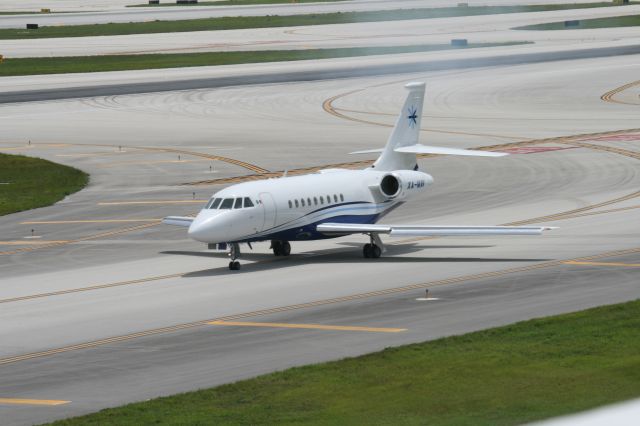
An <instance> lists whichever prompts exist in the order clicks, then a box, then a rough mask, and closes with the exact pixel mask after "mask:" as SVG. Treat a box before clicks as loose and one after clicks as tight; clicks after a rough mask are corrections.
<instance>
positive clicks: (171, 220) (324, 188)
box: [163, 83, 551, 270]
mask: <svg viewBox="0 0 640 426" xmlns="http://www.w3.org/2000/svg"><path fill="white" fill-rule="evenodd" d="M405 87H406V88H407V89H408V90H409V95H408V96H407V99H406V101H405V103H404V105H403V107H402V111H401V113H400V116H399V117H398V119H397V121H396V124H395V127H394V129H393V132H392V133H391V137H390V138H389V141H388V142H387V145H386V146H385V147H384V149H377V150H370V151H359V152H357V153H358V154H359V153H372V152H381V153H382V154H381V155H380V157H379V158H378V159H377V161H376V162H375V163H374V164H373V165H372V166H371V167H368V168H366V169H364V170H347V169H326V170H320V171H319V172H317V173H313V174H308V175H303V176H295V177H293V176H292V177H286V176H283V177H281V178H275V179H266V180H260V181H255V182H246V183H240V184H237V185H232V186H230V187H228V188H225V189H223V190H222V191H219V192H217V193H216V194H214V195H213V197H212V198H211V200H210V201H209V202H208V203H207V205H206V206H205V207H204V208H203V209H202V210H201V211H200V213H198V215H197V216H196V217H195V218H193V217H181V216H169V217H166V218H165V219H164V220H163V222H164V223H166V224H169V225H178V226H185V227H189V237H191V238H193V239H194V240H197V241H201V242H204V243H207V244H208V245H209V247H210V248H218V249H220V250H224V249H228V250H229V256H230V259H231V261H230V262H229V269H231V270H238V269H240V263H239V262H238V261H237V260H236V259H238V258H239V257H240V243H247V244H249V247H251V243H252V242H255V241H267V240H268V241H271V249H272V250H273V253H274V254H275V255H276V256H288V255H289V253H290V252H291V245H290V243H289V242H290V241H308V240H318V239H325V238H334V237H340V236H343V235H348V234H366V235H368V236H369V238H370V242H369V243H367V244H365V245H364V247H363V254H364V257H366V258H378V257H380V255H381V254H382V253H383V252H384V251H385V249H384V245H383V244H382V240H381V239H380V234H387V235H389V236H391V237H407V236H421V237H422V236H445V235H539V234H541V233H542V232H543V231H545V230H547V229H551V228H547V227H537V226H522V227H515V226H429V225H383V224H378V223H376V222H378V220H379V219H381V218H382V217H383V216H384V215H386V214H387V213H389V212H390V211H391V210H393V209H394V208H396V207H398V206H400V205H401V204H402V203H403V202H405V201H406V200H409V199H411V198H412V197H415V196H416V195H417V194H418V193H420V192H422V191H424V190H426V189H427V187H428V186H429V185H431V184H432V183H433V178H432V177H431V176H430V175H429V174H427V173H424V172H421V171H419V170H418V164H417V159H416V154H445V155H472V156H482V157H500V156H503V155H507V154H504V153H497V152H485V151H473V150H465V149H454V148H442V147H434V146H425V145H420V144H419V143H418V136H419V133H420V119H421V117H422V105H423V102H424V90H425V84H424V83H409V84H407V85H406V86H405Z"/></svg>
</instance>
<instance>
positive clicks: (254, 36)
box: [0, 5, 640, 58]
mask: <svg viewBox="0 0 640 426" xmlns="http://www.w3.org/2000/svg"><path fill="white" fill-rule="evenodd" d="M638 14H640V5H638V6H636V5H629V6H625V7H601V8H594V9H571V10H557V11H547V12H530V13H506V14H499V15H483V16H465V17H456V18H439V19H415V20H404V21H387V22H362V23H352V24H336V25H317V26H302V27H283V28H255V29H243V30H224V31H198V32H195V33H193V32H182V33H180V32H178V33H160V34H135V35H120V36H100V37H67V38H51V39H30V40H29V39H24V40H0V52H2V54H4V56H5V57H7V58H26V57H47V56H86V55H124V54H127V55H134V54H149V53H192V52H226V51H261V50H306V49H328V48H342V47H372V46H376V47H377V46H408V45H419V44H449V43H450V41H451V39H458V38H465V39H467V40H469V42H470V43H512V42H535V43H536V46H540V45H542V46H544V45H551V46H562V45H563V46H573V47H574V48H577V47H582V48H587V47H589V45H590V44H593V43H598V42H614V41H618V40H626V41H630V40H634V41H635V42H636V43H639V42H640V35H638V31H637V29H635V28H633V27H622V28H613V29H590V30H580V32H579V34H576V32H575V31H524V30H513V29H512V28H515V27H520V26H526V25H534V24H541V23H547V22H559V21H565V20H579V19H595V18H604V17H612V16H630V15H638Z"/></svg>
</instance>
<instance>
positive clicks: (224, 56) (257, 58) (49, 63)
mask: <svg viewBox="0 0 640 426" xmlns="http://www.w3.org/2000/svg"><path fill="white" fill-rule="evenodd" d="M515 44H525V43H521V42H514V43H477V44H473V43H472V44H468V45H467V46H465V47H454V46H451V45H448V44H435V45H434V44H431V45H414V46H385V47H347V48H336V49H307V50H265V51H259V50H258V51H248V52H204V53H170V54H145V55H104V56H72V57H51V58H49V57H41V58H15V59H12V58H8V59H5V60H4V62H3V63H1V64H0V77H7V76H17V75H35V74H62V73H78V72H98V71H123V70H144V69H152V68H178V67H200V66H211V65H231V64H247V63H258V62H280V61H302V60H308V59H328V58H346V57H353V56H368V55H385V54H393V53H412V52H432V51H438V50H449V49H467V48H477V47H495V46H510V45H515Z"/></svg>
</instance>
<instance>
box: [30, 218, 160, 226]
mask: <svg viewBox="0 0 640 426" xmlns="http://www.w3.org/2000/svg"><path fill="white" fill-rule="evenodd" d="M161 220H162V219H89V220H35V221H29V222H20V225H58V224H69V223H129V222H159V221H161Z"/></svg>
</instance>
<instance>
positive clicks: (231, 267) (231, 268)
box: [229, 262, 235, 271]
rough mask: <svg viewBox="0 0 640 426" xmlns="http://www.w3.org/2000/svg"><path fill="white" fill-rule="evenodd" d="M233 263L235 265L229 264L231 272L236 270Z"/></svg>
mask: <svg viewBox="0 0 640 426" xmlns="http://www.w3.org/2000/svg"><path fill="white" fill-rule="evenodd" d="M233 263H234V262H229V270H230V271H233V270H234V269H233V268H234V267H235V266H234V265H233Z"/></svg>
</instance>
